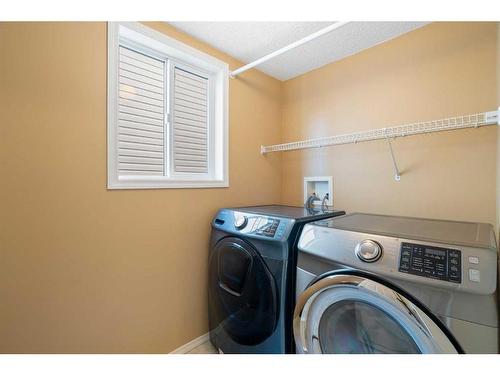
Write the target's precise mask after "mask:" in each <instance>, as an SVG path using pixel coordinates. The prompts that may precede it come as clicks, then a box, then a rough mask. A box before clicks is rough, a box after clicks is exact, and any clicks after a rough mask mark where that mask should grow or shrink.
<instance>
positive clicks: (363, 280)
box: [294, 273, 458, 354]
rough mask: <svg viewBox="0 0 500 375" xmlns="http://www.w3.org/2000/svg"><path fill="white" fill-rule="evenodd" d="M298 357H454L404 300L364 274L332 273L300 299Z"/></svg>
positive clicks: (445, 336) (443, 335)
mask: <svg viewBox="0 0 500 375" xmlns="http://www.w3.org/2000/svg"><path fill="white" fill-rule="evenodd" d="M294 336H295V341H296V344H297V351H298V352H300V353H338V354H349V353H356V354H362V353H366V354H383V353H392V354H399V353H401V354H403V353H405V354H412V353H413V354H417V353H458V350H457V348H456V347H455V345H454V344H453V343H452V341H451V340H450V336H449V333H447V332H445V331H444V329H443V327H440V326H438V324H436V322H435V321H434V320H433V319H432V318H431V317H430V316H429V315H427V314H426V313H425V312H424V311H422V309H420V308H419V307H418V306H417V305H415V304H414V303H412V301H410V300H409V299H408V298H406V297H405V296H403V295H402V294H400V293H399V292H397V291H396V290H393V289H392V288H390V287H388V286H387V285H383V284H381V283H379V282H378V281H375V280H372V279H370V278H369V277H366V276H356V275H352V274H341V273H335V274H333V275H331V276H327V277H325V278H322V279H320V280H318V281H317V282H316V283H314V284H313V285H311V286H310V287H309V288H307V289H306V290H305V291H304V292H303V293H302V295H301V296H300V297H299V300H298V303H297V305H296V308H295V315H294Z"/></svg>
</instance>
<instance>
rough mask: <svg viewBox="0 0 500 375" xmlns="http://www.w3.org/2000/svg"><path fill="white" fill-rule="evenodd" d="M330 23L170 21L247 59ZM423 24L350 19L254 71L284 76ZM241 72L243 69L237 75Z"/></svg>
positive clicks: (359, 49)
mask: <svg viewBox="0 0 500 375" xmlns="http://www.w3.org/2000/svg"><path fill="white" fill-rule="evenodd" d="M332 23H333V21H332V22H170V24H171V25H173V26H174V27H176V28H177V29H180V30H182V31H184V32H185V33H187V34H189V35H191V36H193V37H195V38H197V39H200V40H202V41H204V42H206V43H208V44H210V45H212V46H213V47H215V48H217V49H219V50H221V51H223V52H225V53H227V54H229V55H231V56H233V57H235V58H237V59H238V60H240V61H243V62H244V63H249V62H252V61H254V60H256V59H258V58H260V57H262V56H264V55H266V54H268V53H271V52H274V51H275V50H277V49H279V48H282V47H284V46H286V45H288V44H290V43H293V42H295V41H297V40H299V39H301V38H303V37H305V36H307V35H309V34H312V33H313V32H315V31H318V30H320V29H322V28H324V27H326V26H328V25H330V24H332ZM426 24H427V22H351V23H348V24H347V25H345V26H343V27H341V28H339V29H336V30H334V31H332V32H330V33H328V34H326V35H323V36H321V37H319V38H318V39H315V40H313V41H311V42H309V43H306V44H304V45H302V46H300V47H298V48H296V49H294V50H291V51H289V52H286V53H285V54H283V55H281V56H278V57H276V58H274V59H272V60H269V61H268V62H266V63H264V64H262V65H260V66H259V67H258V68H257V69H259V70H261V71H263V72H264V73H267V74H269V75H270V76H273V77H275V78H277V79H280V80H283V81H285V80H287V79H290V78H294V77H297V76H299V75H301V74H304V73H306V72H309V71H311V70H314V69H317V68H319V67H321V66H323V65H326V64H329V63H331V62H334V61H337V60H340V59H343V58H344V57H347V56H350V55H352V54H355V53H357V52H359V51H362V50H364V49H366V48H370V47H372V46H374V45H376V44H379V43H382V42H385V41H387V40H389V39H392V38H395V37H397V36H399V35H402V34H404V33H407V32H409V31H412V30H414V29H416V28H419V27H422V26H424V25H426ZM243 74H245V73H243Z"/></svg>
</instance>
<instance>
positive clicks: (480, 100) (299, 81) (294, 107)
mask: <svg viewBox="0 0 500 375" xmlns="http://www.w3.org/2000/svg"><path fill="white" fill-rule="evenodd" d="M496 43H497V25H496V24H495V23H434V24H430V25H428V26H425V27H423V28H421V29H418V30H416V31H414V32H411V33H409V34H406V35H403V36H401V37H399V38H396V39H394V40H392V41H389V42H387V43H384V44H381V45H379V46H376V47H374V48H371V49H368V50H365V51H363V52H361V53H358V54H356V55H354V56H351V57H349V58H346V59H344V60H341V61H339V62H336V63H333V64H330V65H327V66H325V67H322V68H320V69H317V70H315V71H312V72H309V73H307V74H304V75H302V76H300V77H297V78H295V79H292V80H289V81H287V82H285V83H284V85H283V94H284V104H283V105H284V109H283V124H282V127H283V138H284V141H293V140H300V139H305V138H311V137H317V136H325V135H335V134H342V133H349V132H353V131H359V130H366V129H372V128H380V127H385V126H390V125H398V124H401V123H405V122H416V121H422V120H426V119H437V118H443V117H449V116H454V115H459V114H470V113H475V112H482V111H490V110H493V109H495V108H496V107H497V103H498V102H497V91H496V90H497V89H496V82H497V81H496V74H497V72H496V46H497V44H496ZM393 145H394V152H395V154H396V157H397V161H398V163H399V166H400V169H401V171H402V178H401V181H400V182H396V181H394V170H393V166H392V161H391V157H390V153H389V149H388V145H387V143H386V142H385V141H376V142H368V143H364V144H356V145H344V146H337V147H329V148H324V149H316V150H308V151H294V152H289V153H284V154H283V155H284V156H283V190H282V191H283V196H284V202H285V203H290V204H300V203H302V200H303V197H302V185H303V177H304V176H321V175H331V176H333V179H334V198H335V206H336V207H337V208H342V209H345V210H348V211H351V212H352V211H361V212H374V213H381V214H396V215H408V216H420V217H431V218H441V219H453V220H469V221H482V222H488V223H492V224H494V223H495V221H496V208H495V207H496V186H495V185H496V173H497V172H496V149H497V129H495V127H489V128H482V129H479V130H461V131H457V132H450V133H446V134H439V135H422V136H414V137H408V138H404V139H397V140H396V141H395V142H394V143H393Z"/></svg>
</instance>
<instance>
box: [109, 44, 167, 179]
mask: <svg viewBox="0 0 500 375" xmlns="http://www.w3.org/2000/svg"><path fill="white" fill-rule="evenodd" d="M118 70H119V73H118V75H119V98H118V150H117V151H118V175H119V176H120V175H151V176H157V175H160V176H162V175H165V165H166V163H165V156H166V155H165V147H164V146H165V145H164V142H165V100H164V99H165V98H164V93H165V62H164V61H162V60H158V59H155V58H153V57H150V56H147V55H145V54H142V53H139V52H136V51H133V50H131V49H128V48H126V47H123V46H120V47H119V69H118Z"/></svg>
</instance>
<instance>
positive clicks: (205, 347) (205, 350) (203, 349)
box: [186, 341, 218, 354]
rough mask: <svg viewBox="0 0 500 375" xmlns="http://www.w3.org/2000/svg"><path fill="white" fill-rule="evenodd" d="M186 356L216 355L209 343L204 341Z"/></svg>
mask: <svg viewBox="0 0 500 375" xmlns="http://www.w3.org/2000/svg"><path fill="white" fill-rule="evenodd" d="M186 354H218V352H217V350H216V349H215V347H214V346H213V345H212V343H211V342H210V341H206V342H204V343H203V344H201V345H198V346H197V347H196V348H194V349H192V350H191V351H190V352H188V353H186Z"/></svg>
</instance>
